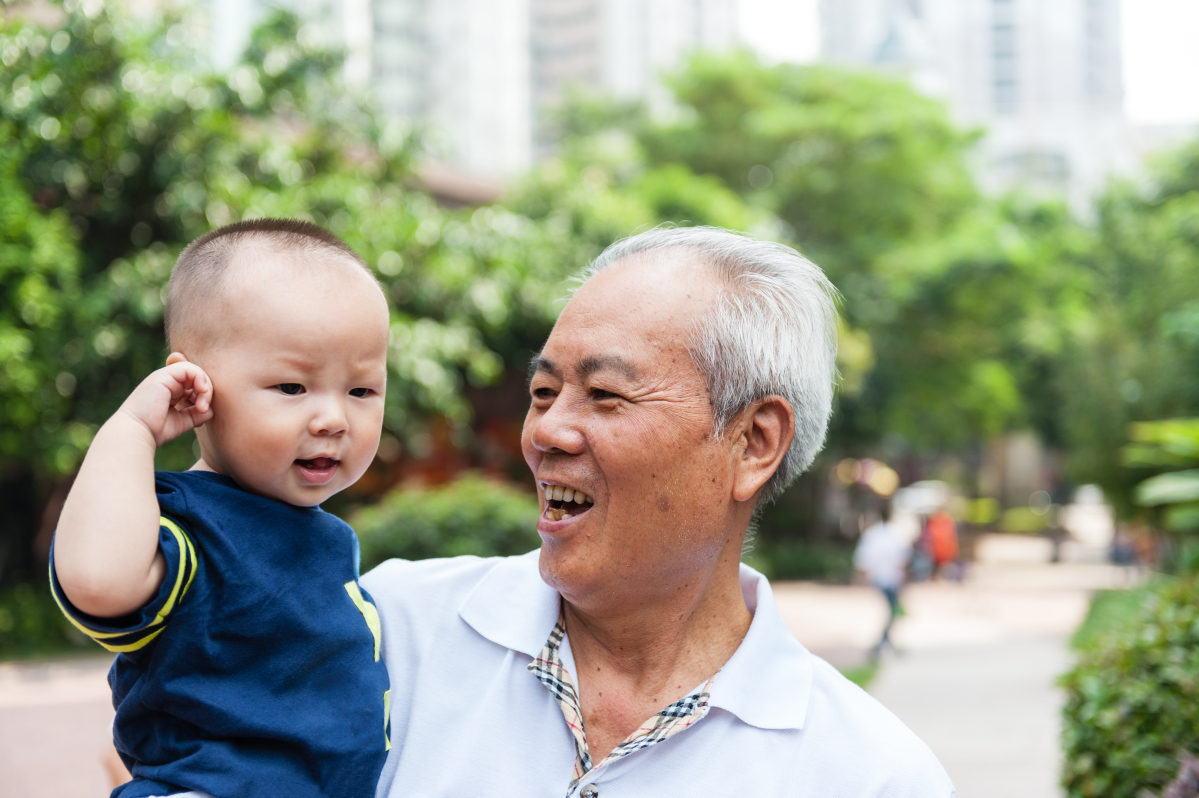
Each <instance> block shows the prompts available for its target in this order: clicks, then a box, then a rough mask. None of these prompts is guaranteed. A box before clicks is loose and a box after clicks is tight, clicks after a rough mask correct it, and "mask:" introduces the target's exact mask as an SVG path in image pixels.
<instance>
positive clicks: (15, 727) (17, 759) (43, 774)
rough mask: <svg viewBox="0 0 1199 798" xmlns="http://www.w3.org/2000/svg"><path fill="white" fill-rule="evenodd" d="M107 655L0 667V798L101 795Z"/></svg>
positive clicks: (106, 742) (106, 745)
mask: <svg viewBox="0 0 1199 798" xmlns="http://www.w3.org/2000/svg"><path fill="white" fill-rule="evenodd" d="M110 662H111V658H110V657H109V656H107V655H104V656H91V657H84V658H80V659H74V660H67V661H62V662H50V663H0V774H2V775H0V798H103V796H106V795H108V792H109V790H111V789H112V785H111V784H110V783H109V780H108V777H107V776H106V774H105V771H104V765H103V761H104V757H105V755H106V754H107V752H108V751H109V750H111V747H112V744H111V742H110V741H111V739H112V736H111V733H110V731H109V729H110V726H111V724H112V714H113V713H112V698H111V696H110V695H109V692H108V683H107V681H106V679H105V676H106V675H107V673H108V665H109V663H110Z"/></svg>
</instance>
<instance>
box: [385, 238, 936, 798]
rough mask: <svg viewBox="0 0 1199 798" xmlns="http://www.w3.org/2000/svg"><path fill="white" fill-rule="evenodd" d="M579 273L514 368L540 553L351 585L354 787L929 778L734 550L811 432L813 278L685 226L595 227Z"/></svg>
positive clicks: (820, 299)
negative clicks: (358, 756) (382, 718)
mask: <svg viewBox="0 0 1199 798" xmlns="http://www.w3.org/2000/svg"><path fill="white" fill-rule="evenodd" d="M583 277H584V278H585V280H586V281H585V282H584V283H583V285H582V286H581V287H580V288H579V289H578V291H577V292H576V293H575V294H574V296H573V297H572V298H571V300H570V302H569V303H568V304H567V306H566V308H565V309H564V310H563V311H562V315H561V317H560V318H559V319H558V322H557V324H556V325H555V326H554V330H553V332H552V333H551V334H550V337H549V340H548V341H547V342H546V344H545V348H544V349H542V351H541V353H540V354H539V355H538V356H537V357H536V358H535V359H534V361H533V364H532V376H531V381H530V394H531V405H530V408H529V412H528V416H527V418H526V420H525V427H524V435H523V441H522V443H523V449H524V454H525V459H526V460H527V462H528V464H529V468H530V469H531V470H532V472H533V477H534V479H535V480H536V483H537V488H538V490H539V492H540V495H541V507H542V513H541V516H540V518H539V519H538V522H537V530H538V532H539V533H540V534H541V540H542V544H541V549H540V551H539V552H533V553H530V554H528V555H525V556H523V557H514V558H496V559H478V558H474V557H459V558H455V559H449V560H427V561H423V562H405V561H397V560H393V561H390V562H387V563H384V564H383V565H381V566H379V567H378V568H376V569H375V570H374V571H372V572H371V573H369V574H367V575H366V576H365V577H363V580H362V582H363V584H364V585H365V586H367V587H368V588H369V589H370V591H371V593H372V595H373V596H374V598H375V600H376V602H377V604H378V607H379V610H380V613H381V614H382V619H383V654H384V657H385V659H386V661H387V665H388V669H389V672H390V675H391V684H392V688H391V707H392V715H391V745H392V749H391V755H390V758H389V760H388V762H387V765H386V767H385V768H384V771H383V777H382V780H381V781H380V784H379V791H378V794H379V795H380V796H394V797H395V798H407V797H408V796H467V795H522V796H526V795H527V796H549V798H562V796H566V797H567V798H572V797H573V796H580V798H597V796H603V798H618V797H619V796H651V795H652V796H663V795H680V794H681V795H703V796H709V795H738V796H753V797H754V798H757V797H758V796H784V795H785V796H811V798H832V797H834V796H854V798H866V796H879V797H880V798H881V797H882V796H886V797H887V798H894V797H903V796H912V797H913V798H914V797H915V796H921V797H923V796H930V797H931V796H939V797H940V798H948V796H951V795H953V787H952V785H951V784H950V781H949V778H948V777H947V776H946V774H945V772H944V770H943V769H942V768H941V766H940V765H939V764H938V763H937V761H936V759H935V758H934V757H933V755H932V753H931V752H930V751H929V750H928V748H927V747H926V746H925V745H924V744H923V743H921V742H920V740H918V739H917V738H916V737H915V736H914V735H913V734H912V733H911V732H910V731H908V730H907V729H906V728H905V727H904V726H903V724H901V723H900V722H899V721H898V720H897V719H896V718H895V717H894V716H893V715H891V714H890V713H889V712H887V710H885V709H884V708H883V707H882V706H880V705H879V704H878V703H876V702H875V701H874V700H873V699H872V698H870V697H869V696H868V695H866V694H865V693H864V692H862V691H861V690H859V689H858V688H857V687H855V686H854V685H853V684H851V683H850V682H848V681H847V680H845V679H844V678H843V677H842V676H841V675H840V674H838V673H837V671H836V670H834V669H833V668H832V667H831V666H829V665H828V664H827V663H825V662H823V661H822V660H820V659H817V658H816V657H814V656H813V655H812V654H810V653H808V651H806V650H805V649H804V648H803V646H801V645H800V644H799V643H798V642H797V641H796V640H795V638H794V637H792V635H791V633H790V631H789V630H788V629H787V626H786V625H785V624H784V623H783V620H782V618H781V617H780V616H779V613H778V610H777V609H776V607H775V604H774V598H773V595H772V593H771V590H770V586H769V584H768V583H767V581H766V580H765V579H764V578H763V577H762V576H761V575H759V574H757V573H756V572H754V571H753V570H751V569H750V568H748V567H746V566H744V565H741V564H740V560H741V549H742V544H743V542H744V539H745V533H746V529H747V528H748V526H749V523H750V520H751V518H752V516H753V513H754V508H755V507H756V506H757V504H758V503H759V502H761V501H767V500H769V499H771V498H773V497H774V496H776V495H777V494H778V493H779V492H780V491H781V490H783V489H784V488H785V487H786V486H787V484H788V483H790V481H791V480H793V479H794V478H795V477H796V475H798V474H799V473H800V472H802V471H803V469H805V468H806V467H807V466H808V465H809V464H810V463H811V462H812V459H813V457H814V456H815V454H816V452H817V451H818V450H819V448H820V446H821V444H822V442H823V439H824V433H825V428H826V425H827V422H828V416H829V413H830V407H831V403H832V393H833V380H834V377H835V366H834V360H835V354H836V313H835V309H834V300H833V295H834V291H833V289H832V287H831V286H830V284H829V283H828V281H827V280H826V278H825V277H824V275H823V273H822V272H821V271H820V270H819V269H818V268H816V267H815V266H813V265H812V264H811V263H810V262H808V261H807V260H805V259H804V258H803V257H801V256H800V255H799V254H798V253H796V252H795V251H794V250H791V249H788V248H787V247H783V246H780V245H778V244H772V243H766V242H761V241H755V240H753V239H750V238H746V237H743V236H739V235H735V234H732V233H729V232H725V231H722V230H716V229H712V228H690V229H658V230H653V231H650V232H648V233H644V234H642V235H639V236H635V237H633V238H630V239H626V240H624V241H621V242H619V243H617V244H614V245H613V246H612V247H610V248H609V249H608V250H607V251H605V252H604V253H603V254H602V255H601V256H600V257H599V258H598V259H597V260H596V261H595V263H593V264H592V265H591V266H590V268H589V269H587V270H586V271H585V272H584V274H583Z"/></svg>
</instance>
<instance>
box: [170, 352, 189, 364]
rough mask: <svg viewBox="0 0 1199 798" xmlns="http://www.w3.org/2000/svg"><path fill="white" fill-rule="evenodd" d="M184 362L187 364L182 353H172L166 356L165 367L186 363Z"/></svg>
mask: <svg viewBox="0 0 1199 798" xmlns="http://www.w3.org/2000/svg"><path fill="white" fill-rule="evenodd" d="M186 362H187V356H186V355H184V354H183V353H182V352H172V353H171V354H169V355H167V365H168V366H173V365H175V364H176V363H186Z"/></svg>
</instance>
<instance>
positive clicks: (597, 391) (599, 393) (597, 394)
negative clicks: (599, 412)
mask: <svg viewBox="0 0 1199 798" xmlns="http://www.w3.org/2000/svg"><path fill="white" fill-rule="evenodd" d="M591 398H592V399H601V400H602V399H619V398H620V396H619V395H617V394H614V393H612V392H611V391H605V390H603V389H602V388H592V389H591Z"/></svg>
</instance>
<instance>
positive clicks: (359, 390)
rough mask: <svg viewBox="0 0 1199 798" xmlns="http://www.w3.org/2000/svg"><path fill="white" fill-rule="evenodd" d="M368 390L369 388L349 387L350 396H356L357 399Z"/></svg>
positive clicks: (369, 390) (368, 391)
mask: <svg viewBox="0 0 1199 798" xmlns="http://www.w3.org/2000/svg"><path fill="white" fill-rule="evenodd" d="M370 392H371V389H370V388H351V389H350V396H357V397H358V398H359V399H361V398H362V397H363V396H366V395H367V394H368V393H370Z"/></svg>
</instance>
